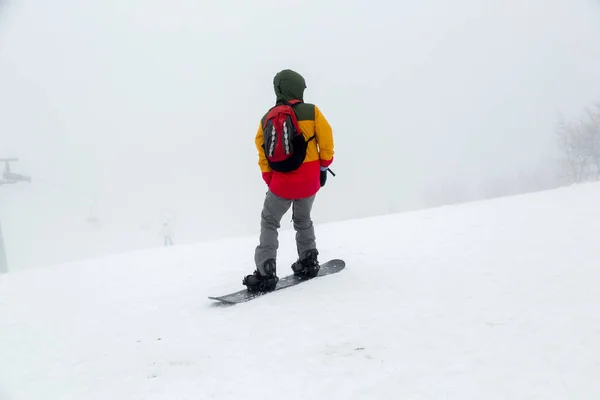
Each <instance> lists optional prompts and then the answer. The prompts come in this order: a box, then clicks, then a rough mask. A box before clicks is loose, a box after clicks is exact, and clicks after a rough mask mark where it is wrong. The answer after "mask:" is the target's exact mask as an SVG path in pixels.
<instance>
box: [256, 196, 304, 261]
mask: <svg viewBox="0 0 600 400" xmlns="http://www.w3.org/2000/svg"><path fill="white" fill-rule="evenodd" d="M314 201H315V196H311V197H307V198H305V199H298V200H287V199H283V198H281V197H278V196H276V195H274V194H273V193H272V192H271V191H270V190H269V191H268V192H267V195H266V197H265V202H264V205H263V209H262V213H261V219H260V242H259V244H258V246H257V247H256V251H255V253H254V262H255V263H256V267H257V268H258V267H259V266H262V265H263V263H264V262H265V261H267V260H268V259H270V258H273V259H277V249H278V248H279V241H278V229H279V228H280V226H281V225H280V223H281V218H283V215H284V214H285V213H286V212H287V211H288V210H289V209H290V206H292V207H293V208H292V221H293V222H294V229H295V230H296V247H297V250H298V256H300V255H301V254H302V253H303V252H305V251H306V250H310V249H315V248H316V243H315V229H314V226H313V222H312V219H311V217H310V212H311V210H312V206H313V202H314ZM290 265H291V263H290Z"/></svg>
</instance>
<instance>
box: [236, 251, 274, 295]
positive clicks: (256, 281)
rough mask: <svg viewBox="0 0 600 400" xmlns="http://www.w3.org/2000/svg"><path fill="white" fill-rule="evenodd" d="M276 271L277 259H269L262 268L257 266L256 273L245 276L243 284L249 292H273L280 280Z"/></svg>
mask: <svg viewBox="0 0 600 400" xmlns="http://www.w3.org/2000/svg"><path fill="white" fill-rule="evenodd" d="M276 271H277V269H276V266H275V260H272V259H271V260H267V261H265V263H264V264H263V265H262V268H257V269H256V271H254V273H252V274H251V275H247V276H245V277H244V279H243V280H242V284H243V285H245V286H246V287H247V288H248V291H249V292H271V291H273V290H275V287H276V286H277V282H279V278H278V277H277V272H276Z"/></svg>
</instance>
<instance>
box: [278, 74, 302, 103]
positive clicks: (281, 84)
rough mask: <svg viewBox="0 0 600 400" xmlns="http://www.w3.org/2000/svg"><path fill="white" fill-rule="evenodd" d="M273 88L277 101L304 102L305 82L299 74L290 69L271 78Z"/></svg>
mask: <svg viewBox="0 0 600 400" xmlns="http://www.w3.org/2000/svg"><path fill="white" fill-rule="evenodd" d="M273 88H274V89H275V96H277V100H278V101H279V100H286V101H290V100H301V101H304V89H306V82H305V81H304V78H303V77H302V75H300V74H299V73H297V72H295V71H292V70H291V69H284V70H283V71H281V72H279V73H277V75H275V78H273Z"/></svg>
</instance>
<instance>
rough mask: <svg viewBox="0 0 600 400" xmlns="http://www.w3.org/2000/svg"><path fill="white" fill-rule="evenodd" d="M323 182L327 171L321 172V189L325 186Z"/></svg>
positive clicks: (325, 180)
mask: <svg viewBox="0 0 600 400" xmlns="http://www.w3.org/2000/svg"><path fill="white" fill-rule="evenodd" d="M325 182H327V170H325V171H323V170H321V187H323V186H325Z"/></svg>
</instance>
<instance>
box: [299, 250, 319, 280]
mask: <svg viewBox="0 0 600 400" xmlns="http://www.w3.org/2000/svg"><path fill="white" fill-rule="evenodd" d="M318 255H319V252H318V251H317V249H311V250H307V251H305V252H304V253H303V254H302V255H301V256H300V258H299V259H298V261H296V262H295V263H293V264H292V271H294V275H295V276H298V277H300V278H305V279H310V278H314V277H315V276H317V274H318V273H319V268H320V267H321V266H320V265H319V261H318V260H317V256H318Z"/></svg>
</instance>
